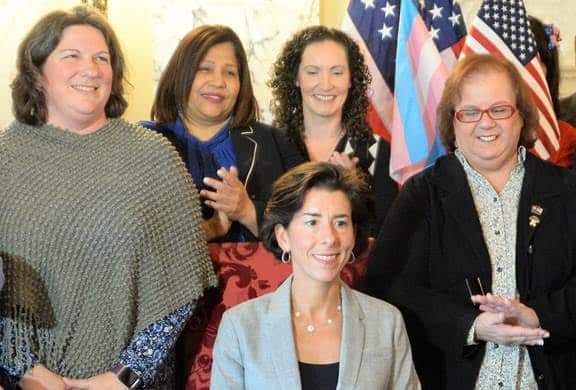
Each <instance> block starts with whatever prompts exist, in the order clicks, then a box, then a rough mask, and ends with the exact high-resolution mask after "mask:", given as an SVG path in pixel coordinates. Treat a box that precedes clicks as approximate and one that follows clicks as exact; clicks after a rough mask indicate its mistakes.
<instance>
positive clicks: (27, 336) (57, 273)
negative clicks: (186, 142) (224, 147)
mask: <svg viewBox="0 0 576 390" xmlns="http://www.w3.org/2000/svg"><path fill="white" fill-rule="evenodd" d="M0 257H2V258H3V259H4V271H5V275H6V284H5V287H4V290H3V291H2V294H1V297H0V308H1V315H2V318H3V320H4V322H5V327H4V332H3V334H2V338H1V340H0V342H1V343H2V352H1V355H0V364H8V365H10V366H15V367H17V368H22V367H26V366H29V365H30V360H29V358H30V353H31V352H32V353H35V354H36V355H37V356H38V359H39V362H40V363H42V364H44V365H46V366H47V367H48V369H50V370H52V371H55V372H57V373H59V374H61V375H65V376H71V377H89V376H92V375H95V374H99V373H102V372H104V371H106V370H108V369H109V368H110V365H111V364H112V363H113V362H115V361H117V360H118V358H119V355H120V353H121V351H122V350H124V349H125V348H126V347H127V345H128V343H129V342H130V340H131V339H132V338H133V336H134V335H135V334H137V333H138V332H139V331H141V330H143V329H145V328H146V327H148V326H149V325H150V324H152V323H154V322H157V321H158V320H160V319H162V318H163V317H165V316H167V315H169V314H171V313H172V312H174V311H175V310H176V309H178V308H180V307H182V306H183V305H185V304H187V303H190V302H192V301H194V300H195V299H197V298H198V297H199V296H200V295H201V294H202V292H203V290H204V288H205V287H207V286H212V285H215V284H216V278H215V275H214V272H213V269H212V265H211V262H210V259H209V257H208V253H207V250H206V245H205V241H204V235H203V230H202V223H201V216H200V210H199V200H198V197H197V191H196V190H195V188H194V186H193V183H192V181H191V179H190V176H189V175H188V174H187V172H186V169H185V167H184V164H183V163H182V162H181V161H180V159H179V158H178V157H177V154H176V152H175V151H174V149H173V148H172V146H170V145H169V144H168V143H167V141H164V139H163V138H162V136H160V135H156V134H154V133H153V132H150V131H146V130H145V129H143V128H140V127H137V126H134V125H131V124H128V123H127V122H125V121H123V120H121V119H111V120H108V121H107V123H106V124H105V125H104V126H103V127H102V128H101V129H99V130H97V131H96V132H94V133H92V134H90V135H85V136H80V135H77V134H74V133H72V132H69V131H65V130H60V129H57V128H54V127H51V126H48V125H45V126H41V127H32V126H28V125H24V124H22V123H19V122H14V123H13V124H12V125H11V126H10V127H9V128H8V129H6V130H5V131H4V132H0Z"/></svg>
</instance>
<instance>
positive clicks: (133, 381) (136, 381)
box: [110, 362, 142, 390]
mask: <svg viewBox="0 0 576 390" xmlns="http://www.w3.org/2000/svg"><path fill="white" fill-rule="evenodd" d="M110 371H112V372H113V373H114V374H116V376H117V377H118V380H119V381H120V383H122V384H123V385H124V386H126V387H127V388H129V389H130V390H133V389H139V388H140V387H141V386H142V378H140V375H138V373H136V371H134V370H133V369H131V368H130V367H128V366H125V365H124V364H122V363H120V362H118V363H116V364H114V365H113V366H112V369H111V370H110Z"/></svg>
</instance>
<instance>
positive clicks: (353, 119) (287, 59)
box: [268, 26, 372, 152]
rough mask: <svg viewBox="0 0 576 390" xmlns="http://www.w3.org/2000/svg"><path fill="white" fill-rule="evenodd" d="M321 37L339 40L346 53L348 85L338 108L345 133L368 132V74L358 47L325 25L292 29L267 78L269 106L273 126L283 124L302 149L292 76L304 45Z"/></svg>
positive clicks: (355, 136) (360, 136)
mask: <svg viewBox="0 0 576 390" xmlns="http://www.w3.org/2000/svg"><path fill="white" fill-rule="evenodd" d="M322 41H334V42H336V43H339V44H340V45H342V46H343V47H344V49H345V50H346V54H347V56H348V68H349V69H350V84H351V87H350V89H349V91H348V97H347V99H346V102H344V107H343V110H342V124H343V126H344V128H345V129H346V133H347V135H348V136H349V137H350V138H351V139H352V142H358V141H361V140H365V139H367V138H368V137H369V136H370V135H371V133H372V131H371V130H370V127H369V126H368V124H367V122H366V112H367V110H368V96H367V91H368V86H369V85H370V82H371V77H370V73H369V72H368V67H367V66H366V64H365V63H364V56H363V55H362V53H361V52H360V47H359V46H358V45H357V44H356V42H354V41H353V40H352V38H350V37H349V36H348V35H346V34H345V33H343V32H342V31H340V30H336V29H333V28H328V27H325V26H312V27H308V28H305V29H303V30H301V31H299V32H297V33H295V34H294V35H293V36H292V38H291V39H290V40H289V41H288V42H286V44H285V45H284V47H283V49H282V52H281V53H280V56H279V57H278V58H277V59H276V62H275V63H274V65H273V68H272V78H271V80H270V81H269V82H268V86H269V87H270V88H271V89H272V96H273V97H274V99H273V101H272V103H271V107H270V108H271V110H272V113H273V114H274V122H273V124H274V126H276V127H281V128H285V129H286V131H287V133H288V135H289V137H290V138H291V139H292V140H293V141H294V142H295V143H296V144H297V145H298V146H299V148H300V149H301V150H302V151H304V152H305V151H306V147H305V145H304V141H303V139H302V134H303V133H304V114H303V110H302V95H301V94H300V88H297V87H296V80H297V78H298V68H299V67H300V62H301V60H302V53H304V49H306V47H307V46H308V45H310V44H312V43H316V42H322Z"/></svg>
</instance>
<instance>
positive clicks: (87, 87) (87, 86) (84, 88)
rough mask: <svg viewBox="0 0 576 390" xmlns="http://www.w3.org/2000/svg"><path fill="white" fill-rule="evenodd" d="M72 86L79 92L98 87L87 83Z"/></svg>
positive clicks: (93, 89) (94, 89) (92, 90)
mask: <svg viewBox="0 0 576 390" xmlns="http://www.w3.org/2000/svg"><path fill="white" fill-rule="evenodd" d="M72 88H74V89H75V90H77V91H81V92H94V91H96V90H97V89H98V87H94V86H89V85H73V86H72Z"/></svg>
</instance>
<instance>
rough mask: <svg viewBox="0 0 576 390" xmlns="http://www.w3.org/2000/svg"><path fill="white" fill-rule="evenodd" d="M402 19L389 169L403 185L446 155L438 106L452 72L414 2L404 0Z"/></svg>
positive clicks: (399, 34) (400, 22)
mask: <svg viewBox="0 0 576 390" xmlns="http://www.w3.org/2000/svg"><path fill="white" fill-rule="evenodd" d="M399 19H400V20H399V24H398V38H397V49H396V67H395V85H396V88H395V100H394V103H395V104H394V111H393V115H392V137H391V138H392V143H391V149H392V152H391V161H390V171H391V176H392V177H393V178H394V179H395V180H396V181H397V182H399V183H404V182H405V181H406V180H407V179H408V178H409V177H410V176H412V175H413V174H415V173H417V172H419V171H421V170H423V169H425V168H427V167H428V166H430V165H432V164H434V162H435V161H436V159H437V158H438V157H440V156H442V155H443V154H444V153H445V149H444V147H443V146H442V144H441V143H440V138H439V134H438V131H437V128H436V108H437V106H438V103H439V102H440V98H441V96H442V91H443V90H444V84H445V82H446V79H447V78H448V69H447V67H446V65H445V64H444V62H443V60H442V57H441V56H440V53H439V52H438V48H437V47H436V44H435V43H434V40H433V37H432V34H431V33H430V31H429V30H428V28H427V27H426V25H425V23H424V20H423V19H422V15H421V14H420V12H419V10H418V6H417V4H416V3H415V1H414V0H403V1H402V2H401V4H400V17H399Z"/></svg>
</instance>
